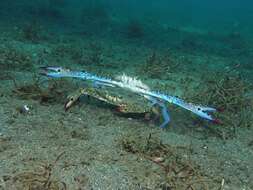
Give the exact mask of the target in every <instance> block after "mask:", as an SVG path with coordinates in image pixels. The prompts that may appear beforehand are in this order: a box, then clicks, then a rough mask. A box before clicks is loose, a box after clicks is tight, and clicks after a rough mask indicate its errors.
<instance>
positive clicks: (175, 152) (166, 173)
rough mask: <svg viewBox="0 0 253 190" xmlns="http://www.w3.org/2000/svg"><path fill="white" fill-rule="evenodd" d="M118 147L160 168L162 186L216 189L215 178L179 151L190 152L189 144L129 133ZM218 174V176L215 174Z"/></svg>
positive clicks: (169, 187) (217, 185)
mask: <svg viewBox="0 0 253 190" xmlns="http://www.w3.org/2000/svg"><path fill="white" fill-rule="evenodd" d="M119 146H120V147H121V148H122V149H123V150H124V151H126V152H127V153H131V154H134V155H135V156H136V157H138V158H141V160H148V161H150V162H151V163H152V164H154V165H157V166H158V167H160V170H162V172H161V171H157V173H159V174H160V175H161V178H162V179H163V181H162V182H161V183H160V184H159V187H157V188H159V189H160V188H161V187H162V189H203V190H208V189H210V188H214V187H215V188H214V189H218V187H219V184H218V183H217V182H216V180H215V179H214V178H213V177H211V176H208V175H205V174H204V172H203V171H202V170H201V168H200V167H199V166H198V165H197V164H196V163H194V162H193V161H191V160H189V159H186V158H185V157H184V156H182V155H181V154H180V152H183V153H184V155H185V154H189V152H190V151H191V150H190V148H189V147H177V146H175V147H173V146H170V145H167V144H164V143H162V142H161V140H160V139H158V138H155V137H153V136H152V135H151V134H150V135H149V136H148V137H147V138H143V137H141V136H138V135H129V136H128V137H123V138H122V139H121V140H120V143H119ZM216 177H218V176H216Z"/></svg>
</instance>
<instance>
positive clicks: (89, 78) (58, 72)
mask: <svg viewBox="0 0 253 190" xmlns="http://www.w3.org/2000/svg"><path fill="white" fill-rule="evenodd" d="M41 69H42V71H41V74H42V75H44V76H47V77H51V78H77V79H81V80H84V81H86V82H93V84H94V85H95V86H96V85H100V86H109V87H112V88H116V89H117V88H118V89H119V91H120V90H122V89H124V90H128V91H130V92H132V93H134V94H138V95H140V96H142V97H144V98H146V99H147V100H149V101H150V102H151V103H152V104H153V105H158V106H160V107H161V109H162V110H163V111H164V110H166V111H167V107H166V106H165V103H170V104H174V105H177V106H179V107H181V108H184V109H186V110H189V111H191V112H192V113H194V114H196V115H198V116H199V117H202V118H203V119H206V120H208V121H211V122H213V123H220V121H219V120H218V119H216V118H214V117H213V115H212V114H211V113H213V112H216V111H217V110H216V109H215V108H212V107H206V106H201V105H194V104H192V103H187V102H185V101H184V100H182V99H180V98H178V97H176V96H170V95H166V94H163V93H160V92H155V91H152V90H151V89H150V88H149V87H148V86H147V85H145V84H144V83H142V82H141V81H140V80H137V79H136V78H131V77H128V76H126V75H121V76H118V77H117V79H115V80H112V79H110V78H104V77H100V76H97V75H94V74H92V73H88V72H85V71H83V72H82V71H71V70H69V69H65V68H62V67H42V68H41ZM167 120H168V121H167V123H168V122H169V120H170V118H169V117H168V119H167ZM165 126H166V125H162V126H161V127H165Z"/></svg>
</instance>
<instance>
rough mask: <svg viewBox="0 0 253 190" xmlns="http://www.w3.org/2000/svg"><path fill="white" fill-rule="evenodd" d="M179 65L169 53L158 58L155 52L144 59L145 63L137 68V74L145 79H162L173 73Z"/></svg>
mask: <svg viewBox="0 0 253 190" xmlns="http://www.w3.org/2000/svg"><path fill="white" fill-rule="evenodd" d="M179 64H180V63H179V62H176V61H175V60H174V59H173V58H172V56H171V54H170V53H166V54H165V55H164V56H160V55H158V54H157V53H156V52H152V54H151V55H150V56H148V58H147V59H146V62H145V63H144V64H142V65H141V67H140V68H139V72H140V74H143V75H145V76H146V77H151V78H157V79H162V78H164V77H166V76H167V74H168V73H169V72H172V71H174V69H176V68H177V67H178V66H179Z"/></svg>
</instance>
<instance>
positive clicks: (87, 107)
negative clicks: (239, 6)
mask: <svg viewBox="0 0 253 190" xmlns="http://www.w3.org/2000/svg"><path fill="white" fill-rule="evenodd" d="M141 27H142V26H138V23H131V25H129V26H128V28H125V30H126V32H125V33H124V32H121V33H120V34H119V31H117V28H116V29H115V28H110V27H108V28H109V29H110V30H109V29H108V31H104V32H101V33H100V35H94V34H93V33H92V32H90V31H88V30H87V29H83V28H81V29H80V28H72V29H70V30H64V31H63V30H61V29H59V28H58V29H55V28H53V29H49V28H50V27H49V26H45V25H43V24H41V23H39V22H38V23H37V22H31V23H25V24H24V23H20V24H19V23H16V22H12V23H11V22H10V23H8V24H1V31H0V73H1V74H0V78H1V83H0V105H1V106H0V189H4V190H14V189H27V190H28V189H33V190H35V189H36V190H37V189H38V190H39V189H70V190H75V189H76V190H81V189H83V190H84V189H95V190H98V189H101V190H106V189H108V190H112V189H115V190H116V189H122V190H125V189H167V190H169V189H179V190H180V189H194V190H198V189H201V190H202V189H217V190H223V189H224V190H225V189H226V190H233V189H234V190H239V189H241V190H243V189H244V190H249V189H253V174H252V171H253V138H252V137H253V120H252V118H253V116H252V106H253V101H252V97H253V96H252V81H253V80H252V78H253V77H252V76H253V75H252V73H253V67H252V60H253V59H252V58H253V45H252V41H250V40H248V39H246V38H244V37H243V36H242V35H240V33H237V32H234V33H233V32H232V33H223V34H218V33H217V34H216V33H210V32H206V31H195V30H194V29H193V28H169V27H166V28H163V29H161V30H162V32H163V35H161V32H157V33H152V32H150V33H149V34H146V33H145V29H142V28H141ZM146 30H148V29H146ZM113 33H114V34H113ZM159 33H160V35H158V34H159ZM115 34H117V35H115ZM45 65H59V66H65V67H69V68H71V69H78V70H87V71H90V72H93V73H97V74H99V75H102V76H110V77H112V78H113V77H115V76H117V75H120V74H122V73H126V74H127V75H129V76H135V77H138V78H139V79H141V80H142V81H145V83H146V84H147V85H149V86H150V87H151V88H152V89H154V90H159V91H162V92H166V93H167V94H170V95H175V96H179V97H181V98H183V99H185V100H187V101H189V102H194V103H200V104H208V105H210V106H214V107H217V108H221V109H222V110H223V112H220V113H218V114H217V115H216V117H218V118H220V120H221V121H222V122H223V123H222V124H221V125H214V124H211V123H208V122H206V121H203V120H202V119H200V118H198V117H197V116H195V115H193V114H191V113H190V112H188V111H185V110H182V109H180V108H178V107H176V106H173V105H168V107H169V110H170V114H171V119H172V120H171V123H170V125H169V126H168V127H167V128H166V129H160V128H159V127H158V126H159V122H153V121H147V120H145V119H143V118H130V117H128V116H125V117H124V116H122V115H119V114H117V113H116V111H115V110H114V109H113V108H111V107H109V106H107V105H106V104H104V103H101V102H99V101H96V100H91V99H87V98H84V99H82V101H81V102H80V103H78V105H76V106H74V107H72V108H71V109H70V110H69V111H67V112H65V111H64V109H63V106H64V103H65V101H66V97H67V95H68V94H70V93H71V92H73V91H74V90H75V89H77V88H78V86H79V87H80V86H81V85H82V82H77V81H75V80H70V79H58V80H54V79H47V78H45V77H42V76H40V75H39V74H38V73H39V67H40V66H45ZM24 105H27V106H28V107H29V109H30V111H29V112H28V113H27V112H24V110H23V109H22V107H23V106H24Z"/></svg>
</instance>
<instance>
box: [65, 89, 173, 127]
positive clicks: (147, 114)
mask: <svg viewBox="0 0 253 190" xmlns="http://www.w3.org/2000/svg"><path fill="white" fill-rule="evenodd" d="M81 96H88V97H92V98H95V99H97V100H99V101H101V102H104V103H106V104H108V105H110V106H112V107H113V108H115V110H116V111H117V113H119V114H120V115H125V116H130V117H139V116H140V117H143V118H145V119H147V120H150V119H154V120H158V119H159V118H160V115H162V118H163V123H162V124H161V127H165V126H166V125H168V123H169V114H168V110H167V108H166V106H162V107H161V105H162V104H160V105H158V106H156V105H153V104H150V102H147V101H145V99H144V100H143V102H142V103H140V101H137V100H136V97H135V98H133V97H130V96H128V95H126V94H124V95H119V94H116V93H115V94H114V93H112V92H111V91H108V90H106V89H104V88H102V89H101V88H94V87H86V88H79V89H78V90H76V91H75V92H73V93H72V94H70V95H69V96H68V97H67V101H66V103H65V106H64V108H65V111H67V110H68V109H70V107H72V106H73V105H74V104H76V102H77V101H78V100H79V99H80V97H81ZM161 108H162V109H161Z"/></svg>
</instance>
